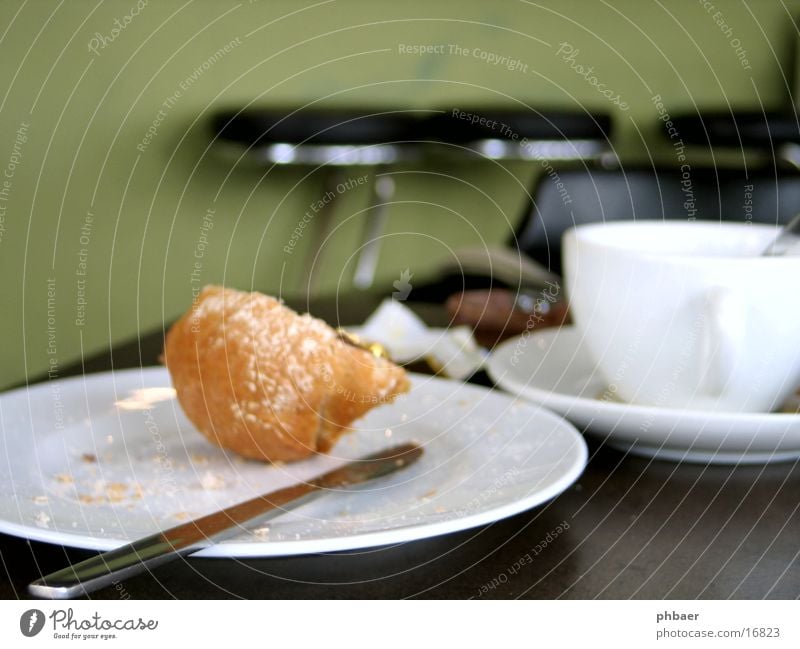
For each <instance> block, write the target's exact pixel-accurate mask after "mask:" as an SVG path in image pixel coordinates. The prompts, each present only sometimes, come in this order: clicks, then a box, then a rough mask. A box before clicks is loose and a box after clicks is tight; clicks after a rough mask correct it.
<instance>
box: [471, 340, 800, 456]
mask: <svg viewBox="0 0 800 649" xmlns="http://www.w3.org/2000/svg"><path fill="white" fill-rule="evenodd" d="M486 369H487V371H488V373H489V376H491V378H492V380H493V381H494V382H495V383H496V384H497V385H498V386H500V387H502V388H505V389H506V390H509V391H510V392H513V393H515V394H518V395H520V396H523V397H526V398H528V399H530V400H531V401H534V402H535V403H539V404H541V405H544V406H546V407H548V408H550V409H551V410H554V411H556V412H558V413H560V414H562V415H564V417H566V418H567V419H569V420H570V421H571V422H573V423H574V424H576V425H577V426H578V427H581V428H584V429H586V431H587V432H590V433H593V434H594V435H598V436H602V437H603V438H604V439H605V442H606V443H607V444H608V445H609V446H613V447H614V448H617V449H621V450H625V451H629V452H631V453H635V454H637V455H644V456H647V457H656V458H658V459H664V460H673V461H688V462H701V463H704V464H705V463H712V464H735V463H746V464H763V463H766V462H780V461H786V460H796V459H798V458H800V414H781V413H735V412H731V413H719V412H716V413H712V412H703V411H698V410H674V409H669V408H657V407H652V406H639V405H633V404H627V403H621V402H619V401H614V400H609V399H608V398H605V399H603V398H602V397H603V396H604V393H606V394H607V393H608V385H607V383H606V381H605V380H604V379H603V378H602V376H601V375H600V373H599V371H598V370H597V369H596V368H595V366H594V363H593V362H592V360H591V358H590V356H589V354H588V352H587V350H586V348H585V346H584V345H583V343H582V340H581V337H580V336H579V334H578V332H577V331H576V330H575V328H574V327H562V328H560V329H548V330H546V331H541V332H536V333H531V334H530V335H529V336H528V337H527V339H526V338H523V337H518V338H512V339H511V340H507V341H506V342H504V343H503V344H502V345H499V346H498V347H496V348H495V350H494V352H493V353H492V355H491V356H490V358H489V360H488V362H487V365H486Z"/></svg>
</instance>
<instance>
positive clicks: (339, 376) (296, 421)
mask: <svg viewBox="0 0 800 649" xmlns="http://www.w3.org/2000/svg"><path fill="white" fill-rule="evenodd" d="M164 361H165V362H166V364H167V368H168V369H169V372H170V375H171V376H172V381H173V384H174V387H175V390H176V393H177V397H178V401H179V402H180V404H181V407H182V408H183V410H184V412H185V413H186V416H187V417H188V418H189V419H190V420H191V421H192V423H193V424H194V425H195V426H196V427H197V428H198V429H199V430H200V431H201V432H202V433H203V434H204V435H205V436H206V437H207V438H208V439H209V440H211V441H212V442H214V443H215V444H218V445H219V446H222V447H224V448H227V449H230V450H232V451H235V452H237V453H240V454H241V455H243V456H245V457H248V458H253V459H258V460H268V461H272V462H275V461H279V460H281V461H288V460H299V459H302V458H304V457H308V456H309V455H312V454H314V453H316V452H318V451H319V452H325V451H327V450H328V449H330V447H331V446H332V445H333V443H334V442H335V441H336V439H337V438H338V437H339V435H341V434H342V433H343V432H344V431H345V430H346V429H347V427H348V426H349V425H350V424H351V423H352V422H353V421H354V420H355V419H357V418H358V417H360V416H361V415H363V414H364V413H366V412H367V411H368V410H370V409H371V408H373V407H374V406H376V405H379V404H381V403H387V402H390V401H392V400H393V399H394V398H395V397H396V396H397V395H398V394H401V393H403V392H406V391H407V390H408V388H409V383H408V379H407V378H406V374H405V371H404V370H403V369H402V368H400V367H397V366H396V365H394V364H393V363H391V362H390V361H388V360H386V359H383V358H377V357H376V356H374V355H372V354H370V353H369V352H367V351H365V350H363V349H359V348H357V347H354V346H352V345H349V344H347V343H345V342H343V341H342V340H341V339H340V338H339V336H338V335H337V333H336V332H335V331H334V330H333V329H331V328H330V327H329V326H328V325H327V324H325V323H324V322H322V321H321V320H317V319H315V318H312V317H311V316H309V315H298V314H297V313H295V312H294V311H292V310H291V309H289V308H288V307H286V306H284V305H283V304H282V303H281V302H280V301H278V300H276V299H274V298H271V297H267V296H266V295H261V294H260V293H245V292H242V291H236V290H233V289H227V288H222V287H220V286H207V287H206V288H204V289H203V291H202V292H201V293H200V295H199V296H198V299H197V300H196V301H195V303H194V304H193V305H192V308H191V310H190V311H189V312H188V313H186V314H185V315H184V316H183V317H182V318H181V319H180V320H178V322H176V323H175V324H174V325H173V326H172V328H171V329H170V330H169V332H168V333H167V337H166V343H165V347H164Z"/></svg>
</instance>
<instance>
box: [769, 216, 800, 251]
mask: <svg viewBox="0 0 800 649" xmlns="http://www.w3.org/2000/svg"><path fill="white" fill-rule="evenodd" d="M761 254H762V256H765V257H780V256H782V255H790V254H792V255H800V213H798V214H796V215H795V217H794V218H793V219H792V220H791V221H789V223H787V224H786V225H785V226H784V227H783V228H782V229H781V231H780V232H779V233H778V236H777V237H775V239H773V240H772V242H771V243H770V244H769V245H768V246H767V247H766V249H765V250H764V252H763V253H761Z"/></svg>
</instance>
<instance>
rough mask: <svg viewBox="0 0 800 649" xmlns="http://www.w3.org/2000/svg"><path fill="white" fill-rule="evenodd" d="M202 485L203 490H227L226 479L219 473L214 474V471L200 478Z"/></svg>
mask: <svg viewBox="0 0 800 649" xmlns="http://www.w3.org/2000/svg"><path fill="white" fill-rule="evenodd" d="M200 485H201V486H202V487H203V489H206V490H208V489H224V488H225V479H224V478H223V477H222V476H221V475H219V474H218V473H213V472H212V471H206V472H205V473H204V474H203V477H202V478H200Z"/></svg>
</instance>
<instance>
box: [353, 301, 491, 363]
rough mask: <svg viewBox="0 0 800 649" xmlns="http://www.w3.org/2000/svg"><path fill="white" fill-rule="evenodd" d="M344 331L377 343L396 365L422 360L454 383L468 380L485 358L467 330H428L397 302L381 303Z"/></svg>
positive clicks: (416, 317) (433, 328)
mask: <svg viewBox="0 0 800 649" xmlns="http://www.w3.org/2000/svg"><path fill="white" fill-rule="evenodd" d="M348 330H349V331H352V332H353V333H354V334H356V335H358V336H360V337H361V338H363V339H364V340H368V341H373V342H377V343H380V344H381V345H383V346H384V347H385V348H386V351H388V352H389V355H390V356H391V357H392V359H393V360H394V361H397V362H398V363H408V362H411V361H415V360H419V359H425V360H427V361H428V362H429V364H430V365H431V366H432V367H433V369H435V370H438V371H440V372H441V373H442V374H444V375H446V376H449V377H451V378H454V379H465V378H468V377H469V376H470V375H471V374H473V373H474V372H475V371H476V370H478V369H479V368H480V367H481V366H482V365H483V363H484V361H485V360H486V356H487V355H488V352H487V351H486V350H485V349H483V348H481V347H479V346H478V344H477V343H476V342H475V339H474V338H473V337H472V329H470V327H467V326H458V327H449V328H446V329H443V328H439V327H428V326H427V325H426V324H425V323H424V322H423V321H422V320H420V318H419V317H418V316H417V315H416V314H415V313H414V312H413V311H411V309H409V308H408V307H406V306H404V305H403V304H401V303H400V302H398V301H397V300H391V299H387V300H384V301H383V302H382V303H381V305H380V306H379V307H378V308H377V309H376V310H375V311H374V312H373V313H372V315H371V316H370V317H369V318H367V320H366V322H365V323H364V324H363V326H361V327H348Z"/></svg>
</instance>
